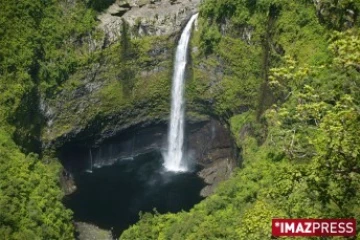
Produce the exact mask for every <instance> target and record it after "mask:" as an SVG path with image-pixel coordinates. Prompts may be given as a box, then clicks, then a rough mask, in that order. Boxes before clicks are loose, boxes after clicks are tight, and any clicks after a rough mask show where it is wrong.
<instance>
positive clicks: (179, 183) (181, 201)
mask: <svg viewBox="0 0 360 240" xmlns="http://www.w3.org/2000/svg"><path fill="white" fill-rule="evenodd" d="M163 161H164V160H163V158H162V155H161V153H160V152H159V151H153V152H151V153H147V154H144V155H140V156H138V157H136V158H135V159H133V160H120V161H117V162H116V163H114V164H113V165H111V166H104V167H101V168H93V171H92V173H90V172H86V171H82V172H78V173H75V174H74V178H75V182H76V185H77V191H76V192H75V193H73V194H71V195H69V196H67V197H66V198H65V200H64V203H65V205H66V206H67V207H68V208H70V209H72V210H73V212H74V219H75V221H79V222H86V223H92V224H94V225H96V226H99V227H100V228H103V229H109V230H110V229H113V234H114V235H115V236H116V237H118V236H119V235H120V234H121V232H122V231H123V230H125V229H126V228H128V227H129V226H130V225H132V224H134V223H136V222H137V221H138V220H139V212H140V211H141V212H153V209H154V208H156V210H157V211H158V212H159V213H166V212H178V211H181V210H185V211H186V210H189V209H190V208H191V207H193V206H194V205H195V204H196V203H198V202H200V201H201V200H202V197H201V196H200V195H199V193H200V190H201V189H202V188H203V187H204V186H205V184H204V182H203V180H202V179H200V178H199V177H198V176H197V174H196V169H194V171H191V172H182V173H174V172H168V171H165V170H164V167H163V166H162V164H163Z"/></svg>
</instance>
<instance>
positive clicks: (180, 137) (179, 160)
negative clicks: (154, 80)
mask: <svg viewBox="0 0 360 240" xmlns="http://www.w3.org/2000/svg"><path fill="white" fill-rule="evenodd" d="M197 16H198V14H195V15H193V16H192V17H191V19H190V20H189V22H188V23H187V25H186V27H185V29H184V31H183V32H182V34H181V37H180V41H179V44H178V46H177V49H176V56H175V63H174V76H173V85H172V93H171V115H170V127H169V134H168V152H167V153H166V154H165V163H164V166H165V168H166V169H167V170H168V171H173V172H185V171H187V170H188V166H187V162H186V161H185V159H184V152H183V151H184V149H183V148H184V146H183V145H184V125H185V124H184V122H185V116H184V115H185V113H184V112H185V101H184V80H185V70H186V62H187V55H188V54H187V53H188V47H189V41H190V36H191V29H192V25H193V23H194V21H195V20H196V18H197Z"/></svg>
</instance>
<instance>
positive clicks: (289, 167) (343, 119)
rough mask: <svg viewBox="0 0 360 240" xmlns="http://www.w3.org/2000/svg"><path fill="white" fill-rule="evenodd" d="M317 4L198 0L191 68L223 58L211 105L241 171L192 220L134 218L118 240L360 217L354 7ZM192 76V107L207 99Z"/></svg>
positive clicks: (222, 235) (241, 234)
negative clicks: (277, 221)
mask: <svg viewBox="0 0 360 240" xmlns="http://www.w3.org/2000/svg"><path fill="white" fill-rule="evenodd" d="M319 2H320V3H319V5H317V6H316V7H315V6H314V3H313V2H312V1H305V0H304V1H282V0H277V1H272V0H264V1H250V0H249V1H235V0H222V1H218V0H217V1H215V0H213V1H212V0H208V1H205V3H204V4H203V5H202V8H201V12H200V14H201V22H202V27H201V28H202V29H201V33H200V36H195V38H197V40H194V41H193V43H192V44H195V42H198V44H199V46H200V47H201V50H202V51H201V52H200V53H198V56H195V61H198V63H199V62H200V63H204V62H207V63H208V64H212V65H213V66H215V67H216V66H220V65H221V64H219V62H224V64H223V65H222V67H223V68H224V69H225V70H224V80H223V81H222V82H220V83H217V84H218V87H217V91H218V92H217V93H216V94H215V101H214V102H213V107H214V111H215V112H216V113H217V114H218V116H223V119H225V120H227V121H228V123H229V125H230V127H231V131H232V133H233V135H234V136H235V139H236V142H237V145H238V146H239V147H240V148H241V149H242V158H243V164H242V167H241V168H240V169H238V170H237V171H236V172H235V173H234V174H233V176H232V178H231V179H230V180H228V181H226V182H224V183H223V184H222V185H221V186H220V187H219V188H218V189H217V191H216V193H215V194H214V195H212V196H211V197H209V198H207V199H205V200H204V201H202V202H201V203H200V204H198V205H196V206H195V207H194V208H193V209H192V210H191V211H190V212H181V213H178V214H165V215H159V214H157V213H155V214H150V213H146V214H143V215H142V216H141V220H140V222H139V223H138V224H136V225H134V226H132V227H131V228H129V229H128V230H127V231H125V232H124V233H123V235H122V236H121V239H173V240H175V239H259V240H262V239H270V238H271V233H270V229H271V219H272V218H274V217H291V218H296V217H303V218H309V217H310V218H332V217H340V218H341V217H353V218H356V219H360V208H359V206H360V196H359V191H358V190H359V188H360V147H359V146H360V140H359V138H358V135H359V133H360V132H359V127H358V126H359V123H360V105H359V104H360V98H359V94H358V93H359V90H360V89H359V83H360V68H359V66H360V37H359V36H360V34H359V26H360V25H359V20H357V19H356V16H357V15H358V13H359V10H360V4H359V3H358V2H357V1H332V0H329V1H319ZM349 9H351V11H350V10H349ZM349 12H350V13H351V12H352V13H354V14H353V15H352V14H350V15H351V16H350V15H349V14H348V13H349ZM354 16H355V17H354ZM249 29H250V30H249ZM245 31H248V32H249V31H250V33H251V38H249V37H248V36H249V35H248V36H246V34H245V35H244V32H245ZM244 36H245V37H244ZM204 56H206V58H205V60H204ZM259 60H260V61H259ZM261 60H262V61H261ZM194 72H195V74H194V79H195V80H192V82H191V83H190V84H191V88H190V89H191V91H198V92H199V93H202V94H199V95H198V98H197V99H196V98H195V99H192V100H193V101H206V98H207V95H206V94H209V93H208V90H207V85H206V83H204V80H203V81H202V77H201V76H202V75H201V74H202V72H201V69H200V70H199V69H195V70H194ZM201 81H202V82H201ZM254 87H255V88H254ZM244 107H246V108H248V109H249V111H246V112H242V110H243V109H244ZM246 108H245V109H246ZM358 231H359V227H358ZM357 239H360V238H359V236H358V237H357Z"/></svg>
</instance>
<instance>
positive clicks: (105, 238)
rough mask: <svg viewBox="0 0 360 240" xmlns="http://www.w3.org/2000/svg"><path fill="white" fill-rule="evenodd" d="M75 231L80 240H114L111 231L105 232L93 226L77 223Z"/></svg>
mask: <svg viewBox="0 0 360 240" xmlns="http://www.w3.org/2000/svg"><path fill="white" fill-rule="evenodd" d="M75 229H76V232H77V234H78V237H77V239H78V240H113V239H114V238H113V237H112V234H111V232H110V231H107V230H103V229H101V228H99V227H97V226H95V225H93V224H89V223H84V222H75Z"/></svg>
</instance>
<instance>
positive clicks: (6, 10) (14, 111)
mask: <svg viewBox="0 0 360 240" xmlns="http://www.w3.org/2000/svg"><path fill="white" fill-rule="evenodd" d="M0 8H1V10H0V11H1V14H0V25H1V27H0V35H1V40H0V126H1V128H0V238H1V239H73V226H72V223H71V219H72V214H71V212H70V211H68V210H66V209H65V208H64V206H63V205H62V202H61V200H62V197H63V193H62V191H61V189H60V186H59V182H58V179H59V174H60V166H59V164H58V163H57V162H56V161H55V160H53V159H48V157H43V159H42V160H40V158H39V156H37V155H35V154H34V153H28V152H31V151H32V150H35V151H39V150H40V142H39V137H40V133H41V127H42V126H41V125H42V124H43V123H42V119H41V116H40V114H39V113H38V111H39V110H38V106H39V95H40V93H49V92H53V91H54V89H57V88H59V87H60V85H62V84H63V83H64V82H65V81H66V80H67V79H68V77H69V75H70V74H72V73H73V72H74V71H75V69H76V67H77V66H80V65H82V64H83V63H84V62H87V61H88V58H89V57H90V56H89V55H88V49H89V46H87V44H79V42H81V39H83V38H85V37H89V36H90V35H91V34H92V31H93V27H94V24H95V18H94V13H93V11H92V10H89V9H87V8H86V7H85V5H84V3H83V2H81V1H53V0H50V1H41V0H35V1H27V0H25V1H20V2H17V1H8V0H4V1H1V3H0ZM5 129H6V130H5ZM13 139H15V140H16V143H18V144H20V145H21V146H17V145H16V144H15V143H14V140H13ZM21 151H23V152H27V153H28V154H27V155H25V154H24V153H22V152H21Z"/></svg>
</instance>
